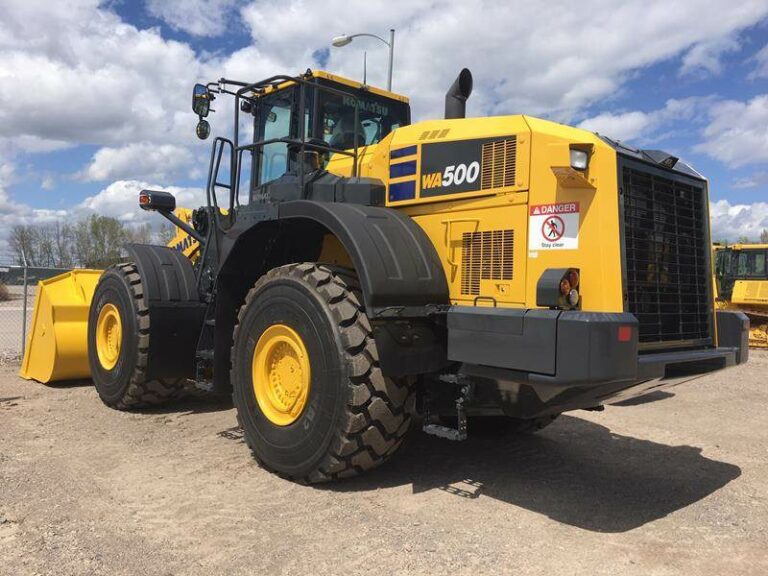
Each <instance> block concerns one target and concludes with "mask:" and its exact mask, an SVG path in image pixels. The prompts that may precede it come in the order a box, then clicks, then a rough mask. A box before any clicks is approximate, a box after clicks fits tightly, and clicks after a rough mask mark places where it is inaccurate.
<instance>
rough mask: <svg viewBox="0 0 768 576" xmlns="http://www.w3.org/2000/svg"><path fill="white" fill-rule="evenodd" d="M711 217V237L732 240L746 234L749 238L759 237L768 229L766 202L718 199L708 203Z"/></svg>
mask: <svg viewBox="0 0 768 576" xmlns="http://www.w3.org/2000/svg"><path fill="white" fill-rule="evenodd" d="M709 210H710V215H711V217H712V239H713V240H715V241H717V240H728V241H729V242H734V241H736V240H738V239H739V238H741V237H743V236H746V237H747V238H749V239H750V240H757V239H759V238H760V233H761V232H762V231H763V230H765V229H768V202H755V203H754V204H731V203H730V202H728V200H718V201H717V202H712V203H711V204H710V209H709Z"/></svg>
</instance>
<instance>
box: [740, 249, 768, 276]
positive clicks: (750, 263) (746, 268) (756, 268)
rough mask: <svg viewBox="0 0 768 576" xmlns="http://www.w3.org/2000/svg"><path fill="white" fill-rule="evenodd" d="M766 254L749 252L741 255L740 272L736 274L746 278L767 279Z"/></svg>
mask: <svg viewBox="0 0 768 576" xmlns="http://www.w3.org/2000/svg"><path fill="white" fill-rule="evenodd" d="M765 255H766V253H765V252H758V251H749V252H741V253H740V254H739V263H738V270H737V272H736V274H737V275H738V276H739V277H745V278H755V277H756V278H765V277H766V262H765Z"/></svg>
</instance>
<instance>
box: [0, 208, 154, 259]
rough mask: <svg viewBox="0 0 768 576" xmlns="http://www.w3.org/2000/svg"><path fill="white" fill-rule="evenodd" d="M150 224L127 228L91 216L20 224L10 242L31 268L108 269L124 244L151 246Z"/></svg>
mask: <svg viewBox="0 0 768 576" xmlns="http://www.w3.org/2000/svg"><path fill="white" fill-rule="evenodd" d="M152 241H153V233H152V228H151V227H150V226H149V224H141V225H138V226H131V227H129V226H126V225H124V224H123V223H122V222H120V221H119V220H117V219H116V218H111V217H109V216H97V215H95V214H94V215H91V216H88V217H85V218H81V219H80V220H78V221H76V222H74V223H66V222H65V223H62V222H58V221H57V222H52V223H50V224H37V225H21V224H20V225H17V226H14V227H13V228H12V230H11V234H10V238H9V242H10V247H11V250H12V251H13V253H14V254H15V260H16V261H17V262H18V264H19V265H22V264H23V263H24V259H23V258H22V254H25V255H26V258H27V264H29V265H30V266H46V267H51V268H73V267H75V266H84V267H86V268H106V267H107V266H109V265H111V264H114V263H115V262H119V261H120V260H121V259H122V256H123V250H122V247H123V244H125V243H126V242H131V243H137V244H151V243H152Z"/></svg>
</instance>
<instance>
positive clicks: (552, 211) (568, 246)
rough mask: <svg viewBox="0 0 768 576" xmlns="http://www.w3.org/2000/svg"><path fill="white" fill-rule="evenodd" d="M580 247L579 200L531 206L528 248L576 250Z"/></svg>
mask: <svg viewBox="0 0 768 576" xmlns="http://www.w3.org/2000/svg"><path fill="white" fill-rule="evenodd" d="M578 247H579V203H578V202H564V203H560V204H537V205H535V206H531V208H530V215H529V217H528V250H575V249H576V248H578Z"/></svg>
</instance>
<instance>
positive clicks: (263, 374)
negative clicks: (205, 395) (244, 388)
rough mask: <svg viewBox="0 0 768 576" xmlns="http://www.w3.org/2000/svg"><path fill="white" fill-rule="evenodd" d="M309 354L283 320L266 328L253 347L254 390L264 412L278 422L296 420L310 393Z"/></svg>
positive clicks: (299, 337)
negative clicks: (281, 322)
mask: <svg viewBox="0 0 768 576" xmlns="http://www.w3.org/2000/svg"><path fill="white" fill-rule="evenodd" d="M310 375H311V374H310V366H309V355H308V354H307V349H306V347H305V346H304V341H303V340H302V339H301V336H299V335H298V333H297V332H296V331H295V330H293V329H292V328H290V327H289V326H286V325H285V324H273V325H272V326H270V327H269V328H267V329H266V330H265V331H264V333H263V334H262V335H261V337H260V338H259V340H258V342H257V343H256V347H255V348H254V351H253V365H252V377H253V391H254V394H255V396H256V402H257V403H258V404H259V408H260V409H261V411H262V413H263V414H264V416H266V417H267V419H268V420H269V421H270V422H272V423H273V424H276V425H278V426H288V425H289V424H293V423H294V422H295V421H296V420H298V418H299V416H301V413H302V412H303V410H304V407H305V405H306V403H307V398H308V397H309V388H310V382H311V380H310Z"/></svg>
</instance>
